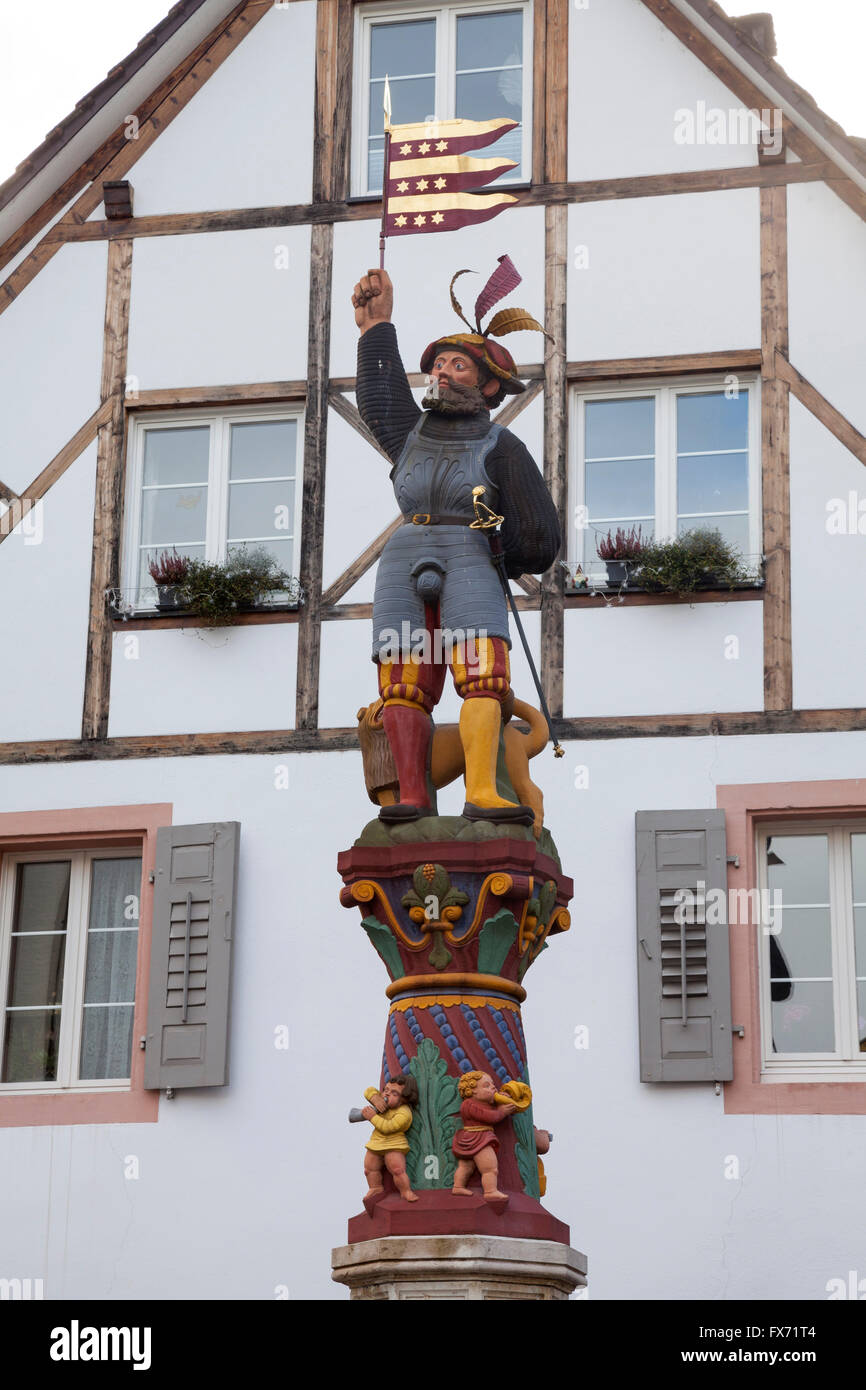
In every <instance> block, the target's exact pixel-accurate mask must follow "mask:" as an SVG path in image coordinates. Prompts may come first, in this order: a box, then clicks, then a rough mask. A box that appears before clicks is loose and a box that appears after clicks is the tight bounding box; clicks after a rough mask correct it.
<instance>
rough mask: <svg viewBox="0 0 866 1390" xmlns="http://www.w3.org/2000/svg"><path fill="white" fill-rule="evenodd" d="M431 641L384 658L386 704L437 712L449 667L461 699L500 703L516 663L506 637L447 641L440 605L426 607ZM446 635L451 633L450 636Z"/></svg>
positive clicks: (381, 681)
mask: <svg viewBox="0 0 866 1390" xmlns="http://www.w3.org/2000/svg"><path fill="white" fill-rule="evenodd" d="M424 617H425V622H426V634H427V641H426V642H424V641H420V642H419V643H418V645H417V647H416V648H415V649H413V651H412V652H411V653H401V656H403V657H405V659H404V660H401V661H380V662H378V667H379V694H380V695H381V697H382V699H383V700H384V702H385V704H386V705H408V706H410V708H412V707H418V706H420V707H421V708H422V709H424V710H426V711H427V713H428V714H432V712H433V710H434V709H435V707H436V705H437V704H438V703H439V700H440V699H441V697H442V691H443V689H444V687H445V672H446V667H448V666H450V668H451V674H452V677H453V680H454V688H455V690H456V691H457V694H458V695H459V696H460V698H461V699H462V700H471V699H473V698H477V697H479V696H484V697H486V698H488V699H490V698H491V697H492V698H493V699H495V700H499V702H500V703H501V702H502V701H503V700H504V699H505V696H506V695H507V694H508V691H509V689H510V679H511V667H510V663H509V654H508V643H507V642H506V641H505V638H504V637H469V638H468V639H467V640H466V641H458V642H454V643H448V644H447V646H445V645H443V643H442V640H441V629H440V628H439V605H438V603H435V604H431V603H427V604H425V605H424ZM446 637H447V634H446Z"/></svg>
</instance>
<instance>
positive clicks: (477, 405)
mask: <svg viewBox="0 0 866 1390" xmlns="http://www.w3.org/2000/svg"><path fill="white" fill-rule="evenodd" d="M421 406H422V408H423V409H424V410H435V411H437V412H438V413H439V414H440V415H477V414H478V413H479V411H481V410H489V408H490V407H489V406H488V404H487V399H486V397H485V396H484V395H483V393H482V392H481V391H480V390H479V388H478V387H477V386H459V385H457V383H456V382H454V383H449V384H445V383H444V382H441V383H440V382H436V381H433V382H431V384H430V386H429V387H428V388H427V394H426V396H425V397H424V399H423V401H422V402H421Z"/></svg>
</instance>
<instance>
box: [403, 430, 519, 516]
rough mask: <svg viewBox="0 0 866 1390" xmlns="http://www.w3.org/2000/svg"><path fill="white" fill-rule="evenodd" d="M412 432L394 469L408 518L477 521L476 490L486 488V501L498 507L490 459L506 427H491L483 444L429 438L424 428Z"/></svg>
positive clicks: (472, 441)
mask: <svg viewBox="0 0 866 1390" xmlns="http://www.w3.org/2000/svg"><path fill="white" fill-rule="evenodd" d="M422 423H423V419H422V420H421V421H419V423H418V425H416V426H415V427H414V429H413V430H412V431H411V433H410V435H409V437H408V439H407V440H406V443H405V445H404V447H403V452H402V454H401V455H400V457H399V459H398V460H397V463H396V465H395V467H394V472H393V474H392V482H393V484H394V494H395V496H396V498H397V502H398V505H399V507H400V511H401V512H402V513H403V515H404V516H412V515H413V514H415V513H418V512H430V513H432V514H433V515H438V514H445V515H452V516H465V517H466V519H467V521H471V520H472V519H473V518H474V516H475V509H474V506H473V502H472V489H473V488H474V487H478V486H479V484H480V485H481V486H483V487H484V488H485V489H486V491H485V494H484V501H485V502H486V504H487V506H489V507H493V508H495V506H496V489H495V488H494V486H493V484H492V483H491V481H490V478H489V477H488V475H487V470H486V469H485V467H484V460H485V458H486V457H487V455H488V454H489V453H490V450H491V449H492V448H493V446H494V444H495V443H496V440H497V439H498V437H499V432H500V426H499V425H495V424H491V426H490V429H489V430H488V432H487V434H485V435H483V436H482V437H481V438H480V439H460V438H459V437H458V438H455V439H453V440H452V439H428V438H425V436H424V435H422V434H421V433H420V432H419V431H420V425H421V424H422Z"/></svg>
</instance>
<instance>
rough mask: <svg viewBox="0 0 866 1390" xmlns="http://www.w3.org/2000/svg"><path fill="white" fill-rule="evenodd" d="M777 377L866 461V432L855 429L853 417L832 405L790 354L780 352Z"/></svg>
mask: <svg viewBox="0 0 866 1390" xmlns="http://www.w3.org/2000/svg"><path fill="white" fill-rule="evenodd" d="M776 376H777V377H779V379H780V380H781V381H784V382H786V383H787V385H788V386H789V387H790V388H791V390H792V392H793V393H794V395H795V396H796V397H797V400H798V401H799V402H800V404H801V405H804V406H805V407H806V409H807V410H811V412H812V414H813V415H814V416H815V418H816V420H820V421H821V424H822V425H825V426H826V428H827V429H828V430H829V431H830V433H831V434H834V435H835V436H836V438H837V439H838V440H839V443H840V444H844V445H845V448H846V449H849V450H850V452H851V453H852V454H853V455H854V457H855V458H856V459H859V461H860V462H861V463H863V464H866V435H862V434H861V433H860V431H859V430H858V429H855V428H854V426H853V425H852V424H851V422H850V420H847V419H846V418H845V416H844V415H843V414H842V413H841V411H839V410H837V409H836V407H835V406H834V405H831V404H830V402H829V401H828V400H827V398H826V396H822V395H821V392H820V391H817V390H816V389H815V387H814V386H813V385H812V383H811V381H807V380H806V378H805V377H804V376H802V375H801V374H800V372H798V371H797V368H796V367H792V366H791V363H790V362H789V361H788V359H787V357H785V356H784V355H783V354H782V353H781V352H779V351H777V352H776Z"/></svg>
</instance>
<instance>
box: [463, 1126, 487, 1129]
mask: <svg viewBox="0 0 866 1390" xmlns="http://www.w3.org/2000/svg"><path fill="white" fill-rule="evenodd" d="M463 1128H464V1129H492V1128H493V1126H492V1125H464V1126H463Z"/></svg>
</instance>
